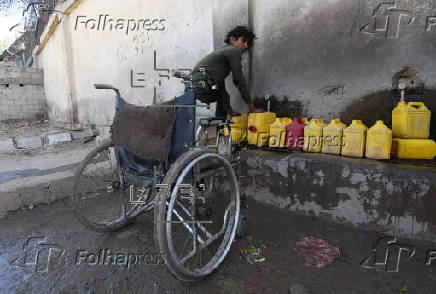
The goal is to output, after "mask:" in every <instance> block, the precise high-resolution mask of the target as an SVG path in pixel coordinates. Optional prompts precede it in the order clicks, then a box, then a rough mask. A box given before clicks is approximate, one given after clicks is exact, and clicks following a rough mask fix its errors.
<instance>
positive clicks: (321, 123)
mask: <svg viewBox="0 0 436 294" xmlns="http://www.w3.org/2000/svg"><path fill="white" fill-rule="evenodd" d="M316 120H317V121H318V123H319V124H320V125H321V126H322V127H323V128H324V127H326V126H327V124H326V123H325V122H324V120H323V119H322V118H316Z"/></svg>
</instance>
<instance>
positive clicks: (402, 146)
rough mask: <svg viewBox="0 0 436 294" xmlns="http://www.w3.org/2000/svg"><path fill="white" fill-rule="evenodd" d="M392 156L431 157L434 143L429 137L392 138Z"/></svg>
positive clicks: (409, 157) (435, 154)
mask: <svg viewBox="0 0 436 294" xmlns="http://www.w3.org/2000/svg"><path fill="white" fill-rule="evenodd" d="M391 153H392V157H394V158H408V159H433V158H434V157H435V156H436V143H435V142H434V141H433V140H430V139H399V138H393V139H392V150H391Z"/></svg>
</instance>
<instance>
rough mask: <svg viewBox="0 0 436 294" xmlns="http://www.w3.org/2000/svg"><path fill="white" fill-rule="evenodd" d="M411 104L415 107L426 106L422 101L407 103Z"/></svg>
mask: <svg viewBox="0 0 436 294" xmlns="http://www.w3.org/2000/svg"><path fill="white" fill-rule="evenodd" d="M407 104H408V105H409V106H412V107H415V108H424V107H425V105H424V103H422V102H409V103H407Z"/></svg>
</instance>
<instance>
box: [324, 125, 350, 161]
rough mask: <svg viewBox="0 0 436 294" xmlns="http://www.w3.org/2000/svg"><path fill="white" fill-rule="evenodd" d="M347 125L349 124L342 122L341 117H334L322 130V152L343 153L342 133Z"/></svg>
mask: <svg viewBox="0 0 436 294" xmlns="http://www.w3.org/2000/svg"><path fill="white" fill-rule="evenodd" d="M346 127H347V125H346V124H344V123H343V122H341V120H340V119H339V118H334V119H332V120H331V122H330V124H328V125H327V126H326V127H324V129H323V132H322V136H323V143H322V149H321V151H322V153H328V154H336V155H340V154H341V148H342V135H343V131H344V129H345V128H346Z"/></svg>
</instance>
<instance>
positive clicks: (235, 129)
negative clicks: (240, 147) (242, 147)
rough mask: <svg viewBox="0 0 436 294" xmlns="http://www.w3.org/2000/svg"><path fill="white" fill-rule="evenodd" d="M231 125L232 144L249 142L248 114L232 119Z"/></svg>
mask: <svg viewBox="0 0 436 294" xmlns="http://www.w3.org/2000/svg"><path fill="white" fill-rule="evenodd" d="M232 121H233V122H234V123H232V124H231V125H230V127H231V130H232V142H241V143H242V142H246V141H247V122H248V114H243V115H240V116H234V117H232Z"/></svg>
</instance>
